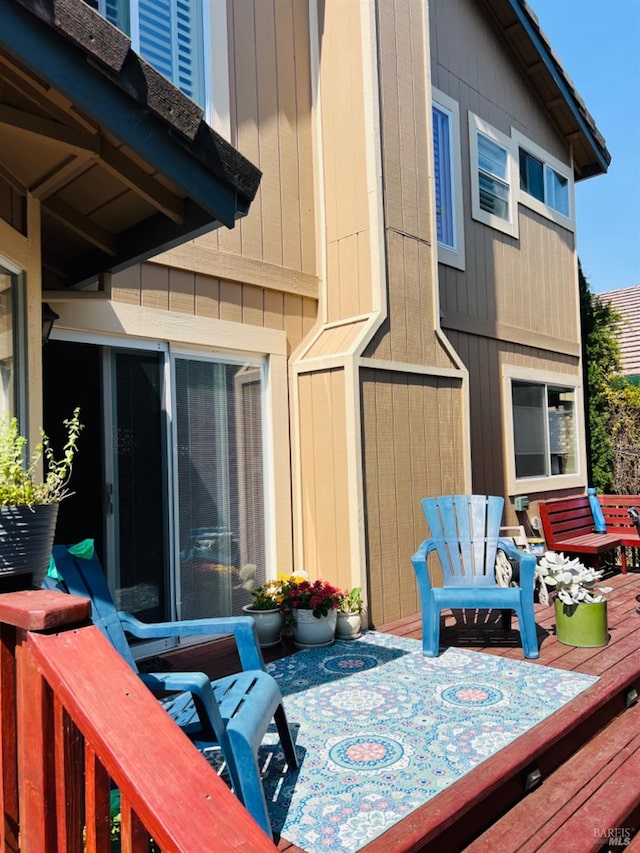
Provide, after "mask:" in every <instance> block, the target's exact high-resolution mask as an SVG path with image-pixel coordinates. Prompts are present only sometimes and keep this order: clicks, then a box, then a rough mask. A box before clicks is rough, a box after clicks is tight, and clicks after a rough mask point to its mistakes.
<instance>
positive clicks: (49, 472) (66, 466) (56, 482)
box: [0, 408, 83, 506]
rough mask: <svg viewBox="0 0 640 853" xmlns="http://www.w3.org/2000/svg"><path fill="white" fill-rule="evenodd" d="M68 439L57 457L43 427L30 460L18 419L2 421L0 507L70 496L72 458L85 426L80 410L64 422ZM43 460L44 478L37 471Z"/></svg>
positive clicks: (0, 431) (41, 502)
mask: <svg viewBox="0 0 640 853" xmlns="http://www.w3.org/2000/svg"><path fill="white" fill-rule="evenodd" d="M63 423H64V425H65V427H66V428H67V440H66V443H65V445H64V448H63V451H62V457H61V458H59V459H57V458H56V455H55V453H54V450H53V448H52V447H51V443H50V441H49V438H48V436H47V435H46V433H45V432H44V430H42V429H41V430H40V436H41V440H40V442H39V443H38V444H37V445H36V448H35V450H34V451H33V454H32V456H31V459H30V460H27V459H26V458H25V457H26V446H27V439H26V438H25V437H24V436H23V435H21V434H20V430H19V427H18V421H17V419H16V418H10V419H8V418H5V419H4V420H3V421H2V422H1V423H0V506H24V505H26V506H34V505H36V504H51V503H58V502H59V501H61V500H63V499H64V498H66V497H68V496H69V495H70V494H71V492H70V491H69V489H68V486H69V480H70V478H71V470H72V463H73V458H74V456H75V454H76V451H77V448H78V436H79V434H80V431H81V430H82V428H83V425H82V424H81V423H80V409H78V408H76V409H75V410H74V412H73V416H72V417H71V418H69V419H67V420H65V421H63ZM41 462H42V463H43V465H44V470H45V474H44V477H40V476H39V474H38V472H39V469H40V464H41Z"/></svg>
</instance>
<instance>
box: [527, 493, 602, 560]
mask: <svg viewBox="0 0 640 853" xmlns="http://www.w3.org/2000/svg"><path fill="white" fill-rule="evenodd" d="M538 512H539V513H540V520H541V521H542V530H543V532H544V539H545V542H546V545H547V548H550V549H553V548H555V547H556V546H557V545H558V544H560V543H562V541H563V540H564V539H570V538H572V537H573V536H583V535H585V534H587V533H593V531H594V522H593V513H592V512H591V506H590V505H589V498H588V497H587V496H586V495H584V496H581V495H577V496H576V497H573V498H557V499H555V500H550V501H540V503H539V504H538Z"/></svg>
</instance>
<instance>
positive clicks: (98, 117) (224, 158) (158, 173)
mask: <svg viewBox="0 0 640 853" xmlns="http://www.w3.org/2000/svg"><path fill="white" fill-rule="evenodd" d="M0 21H1V26H0V183H1V184H2V185H4V186H9V187H10V188H11V189H12V191H13V192H17V193H21V194H24V195H25V196H26V194H27V193H29V194H31V195H33V196H35V197H36V198H37V199H39V200H40V202H41V209H42V257H43V281H44V283H45V286H47V287H51V288H54V289H60V288H61V287H71V286H78V285H82V284H86V283H87V282H89V281H91V280H95V279H96V278H97V277H98V276H99V275H100V274H101V273H105V272H116V271H118V270H119V269H123V268H124V267H126V266H129V265H130V264H132V263H134V262H137V261H141V260H144V259H145V258H148V257H150V256H151V255H154V254H157V253H158V252H161V251H164V250H166V249H168V248H171V247H172V246H175V245H178V244H179V243H182V242H184V241H186V240H188V239H191V238H193V237H196V236H198V235H200V234H203V233H205V232H207V231H210V230H212V229H213V228H216V227H218V226H219V225H225V226H227V227H232V226H233V224H234V222H235V220H236V218H238V217H239V216H244V215H245V214H246V213H247V212H248V210H249V206H250V204H251V201H252V200H253V198H254V196H255V193H256V191H257V189H258V185H259V181H260V172H259V170H258V169H256V168H255V167H254V166H253V165H252V164H251V163H250V162H249V161H248V160H246V159H245V158H244V157H243V156H242V155H241V154H239V153H238V152H237V151H236V150H235V149H234V148H233V147H232V146H231V145H229V144H228V143H227V142H226V141H225V140H224V139H223V138H222V137H221V136H219V135H218V134H217V133H215V131H213V130H212V128H210V127H209V126H208V125H207V124H206V123H205V122H204V120H203V113H202V110H201V109H200V108H199V107H198V106H197V105H196V104H194V103H193V102H192V101H191V100H190V99H189V98H187V97H186V96H184V95H183V94H182V93H181V92H180V91H179V90H178V89H176V88H175V87H174V86H173V85H172V84H171V83H170V82H169V81H168V80H166V79H165V78H164V77H163V76H162V75H160V74H158V73H157V72H156V71H155V70H154V69H153V68H152V67H151V66H150V65H148V64H147V63H146V62H144V60H142V59H141V58H140V57H139V56H138V55H137V54H136V53H135V52H134V51H133V50H132V49H131V43H130V40H129V39H128V37H127V36H125V35H124V34H123V33H121V32H120V31H119V30H117V29H116V28H115V27H113V26H112V25H111V24H109V23H108V22H107V21H106V20H105V19H104V18H102V17H101V16H100V15H98V13H97V12H95V11H94V10H93V9H92V8H91V7H90V6H88V5H87V4H86V3H85V2H83V0H0Z"/></svg>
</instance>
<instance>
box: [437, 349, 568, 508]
mask: <svg viewBox="0 0 640 853" xmlns="http://www.w3.org/2000/svg"><path fill="white" fill-rule="evenodd" d="M450 337H451V341H452V343H453V345H454V347H455V348H456V351H457V352H458V353H459V354H460V356H461V358H462V359H463V361H464V362H465V364H468V365H469V387H470V394H471V456H472V458H473V471H472V474H473V483H472V490H473V492H476V493H479V494H493V495H506V494H507V477H506V470H505V453H506V448H505V429H506V423H505V415H504V413H503V411H502V368H503V365H516V366H518V367H524V368H530V369H536V370H539V371H540V372H541V373H546V372H556V373H564V374H569V375H571V374H575V376H576V380H577V381H578V382H579V381H580V379H581V376H580V372H579V365H578V360H577V359H576V358H572V357H571V356H562V355H553V354H551V353H548V352H544V351H543V350H531V349H529V348H528V347H523V346H518V345H516V344H507V343H504V342H500V341H496V340H493V339H491V338H482V337H480V336H474V335H467V334H464V333H461V332H460V333H459V332H456V333H453V334H451V336H450ZM508 509H509V508H508V507H507V510H508Z"/></svg>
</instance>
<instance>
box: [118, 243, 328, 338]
mask: <svg viewBox="0 0 640 853" xmlns="http://www.w3.org/2000/svg"><path fill="white" fill-rule="evenodd" d="M196 250H197V247H195V246H192V247H191V251H192V252H193V253H195V252H196ZM183 254H184V255H187V259H186V260H185V262H184V265H185V266H187V264H189V263H191V265H192V266H196V265H197V261H196V260H195V259H192V260H191V262H189V260H188V253H187V252H184V253H181V256H182V255H183ZM170 255H172V253H167V257H168V259H171V260H174V261H175V263H179V262H180V257H178V256H177V255H176V257H175V259H174V258H173V257H170V258H169V256H170ZM111 298H112V299H113V300H114V301H115V302H123V303H127V304H129V305H140V306H142V307H145V308H155V309H158V310H162V311H171V312H174V311H175V312H178V313H180V314H186V315H192V316H194V317H209V318H213V319H216V320H225V321H228V322H232V323H239V324H242V325H248V326H259V327H262V328H265V329H279V330H282V331H285V332H286V333H287V344H288V350H289V351H291V349H293V348H295V347H296V346H297V345H298V344H299V343H300V341H301V340H302V339H303V337H304V336H305V335H306V334H307V333H308V332H309V330H310V329H311V328H312V326H313V324H314V323H315V319H316V310H317V301H316V300H315V299H313V298H311V297H306V296H299V295H297V294H295V293H285V292H282V291H278V290H272V289H271V288H267V287H260V286H257V285H253V284H246V283H242V282H238V281H229V280H227V279H220V278H215V277H213V276H211V275H205V274H203V273H200V272H193V271H192V270H189V269H177V268H175V267H168V266H165V265H164V264H159V263H146V264H142V265H137V266H135V267H131V268H129V269H128V270H125V271H124V272H121V273H118V274H117V275H114V276H113V278H112V284H111ZM212 345H214V346H215V341H212ZM236 346H237V348H238V349H242V348H245V349H246V346H245V344H243V341H242V332H240V334H239V337H238V339H237V341H236Z"/></svg>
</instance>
